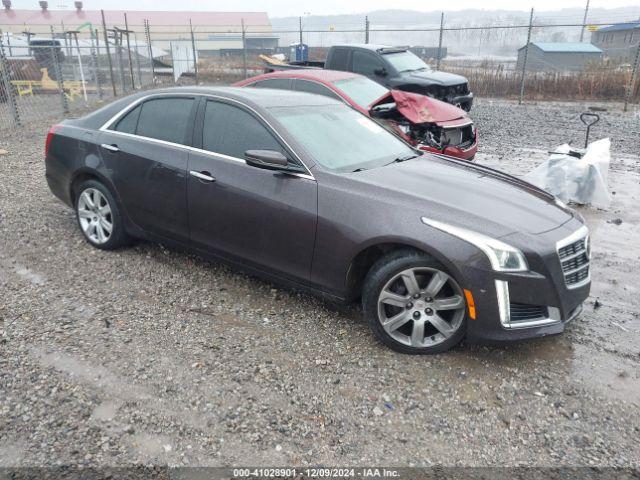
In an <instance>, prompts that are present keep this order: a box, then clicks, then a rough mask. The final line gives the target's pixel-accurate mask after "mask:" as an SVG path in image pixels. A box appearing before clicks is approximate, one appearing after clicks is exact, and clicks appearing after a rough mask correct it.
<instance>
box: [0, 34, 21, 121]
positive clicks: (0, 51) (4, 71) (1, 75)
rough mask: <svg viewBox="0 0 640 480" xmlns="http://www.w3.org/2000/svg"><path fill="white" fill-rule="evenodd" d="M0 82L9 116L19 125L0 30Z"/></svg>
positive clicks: (17, 111)
mask: <svg viewBox="0 0 640 480" xmlns="http://www.w3.org/2000/svg"><path fill="white" fill-rule="evenodd" d="M0 84H2V86H3V87H4V92H5V95H6V97H7V103H8V104H9V109H10V110H11V117H12V118H13V123H14V124H15V125H16V126H18V127H19V126H20V125H21V122H20V111H19V110H18V102H17V101H16V97H15V91H14V90H13V85H12V84H11V72H10V70H9V62H8V61H7V57H5V55H4V44H3V43H2V31H1V30H0Z"/></svg>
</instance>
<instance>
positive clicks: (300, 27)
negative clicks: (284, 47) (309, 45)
mask: <svg viewBox="0 0 640 480" xmlns="http://www.w3.org/2000/svg"><path fill="white" fill-rule="evenodd" d="M298 26H299V29H300V42H299V43H300V45H302V17H298Z"/></svg>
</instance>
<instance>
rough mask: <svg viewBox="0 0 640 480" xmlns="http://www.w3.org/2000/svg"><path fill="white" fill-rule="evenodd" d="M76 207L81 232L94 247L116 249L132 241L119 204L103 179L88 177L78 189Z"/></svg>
mask: <svg viewBox="0 0 640 480" xmlns="http://www.w3.org/2000/svg"><path fill="white" fill-rule="evenodd" d="M75 210H76V218H77V220H78V226H79V227H80V231H81V232H82V235H83V236H84V238H85V239H86V240H87V241H88V242H89V243H90V244H91V245H92V246H94V247H96V248H100V249H102V250H115V249H117V248H120V247H122V246H124V245H126V244H127V243H129V241H130V238H129V236H128V235H127V233H126V232H125V229H124V225H123V222H122V216H121V215H120V209H119V208H118V204H117V203H116V201H115V199H114V197H113V195H112V194H111V192H110V191H109V189H108V188H107V187H105V186H104V185H103V184H102V183H100V182H99V181H97V180H87V181H85V182H83V183H82V184H81V185H80V186H79V187H78V188H77V189H76V195H75Z"/></svg>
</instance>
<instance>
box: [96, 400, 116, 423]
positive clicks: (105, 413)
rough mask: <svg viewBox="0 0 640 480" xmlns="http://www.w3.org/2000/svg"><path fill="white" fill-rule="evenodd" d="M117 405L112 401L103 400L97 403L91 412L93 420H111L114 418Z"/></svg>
mask: <svg viewBox="0 0 640 480" xmlns="http://www.w3.org/2000/svg"><path fill="white" fill-rule="evenodd" d="M117 410H118V405H117V404H115V403H114V402H104V403H101V404H100V405H98V406H97V407H96V408H95V409H94V410H93V412H92V413H91V418H93V419H94V420H103V421H111V420H113V419H114V418H115V416H116V412H117Z"/></svg>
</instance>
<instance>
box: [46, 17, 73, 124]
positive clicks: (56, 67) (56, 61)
mask: <svg viewBox="0 0 640 480" xmlns="http://www.w3.org/2000/svg"><path fill="white" fill-rule="evenodd" d="M53 38H54V32H53V25H51V39H52V40H53ZM50 49H51V61H52V63H53V71H54V72H55V76H56V82H57V83H58V92H59V93H60V101H61V102H62V111H63V112H64V114H65V115H66V114H68V113H69V100H68V99H67V94H66V93H65V91H64V78H62V68H60V58H58V50H57V48H56V45H55V44H54V45H52V46H51V47H50Z"/></svg>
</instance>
